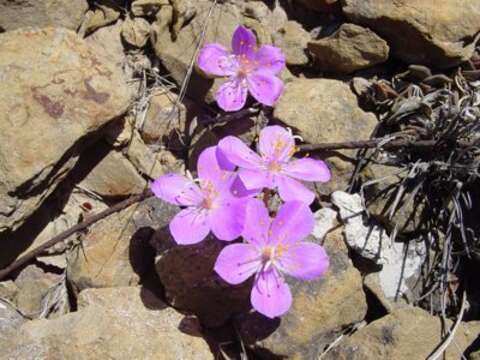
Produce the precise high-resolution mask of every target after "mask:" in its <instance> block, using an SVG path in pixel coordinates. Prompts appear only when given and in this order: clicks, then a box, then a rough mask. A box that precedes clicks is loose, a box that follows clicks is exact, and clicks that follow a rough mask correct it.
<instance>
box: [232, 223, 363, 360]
mask: <svg viewBox="0 0 480 360" xmlns="http://www.w3.org/2000/svg"><path fill="white" fill-rule="evenodd" d="M313 241H314V242H317V243H319V242H320V240H318V239H313ZM324 246H325V247H326V251H327V254H328V255H329V257H330V269H329V270H328V272H327V273H326V275H325V276H324V277H323V278H321V279H319V280H313V281H298V280H294V279H288V282H289V284H290V287H291V290H292V295H293V304H292V307H291V308H290V310H289V311H288V313H287V314H285V315H284V316H282V318H281V319H278V318H277V319H273V320H269V319H267V318H265V317H263V316H260V315H259V314H258V313H250V314H244V315H242V316H239V317H238V318H237V328H238V331H239V333H240V337H241V339H242V340H243V341H244V342H245V343H246V344H249V345H250V346H252V347H253V349H254V350H256V351H258V352H259V353H263V352H265V350H266V351H267V353H269V354H272V355H274V356H278V357H282V358H288V359H317V358H318V356H319V355H320V354H321V353H322V352H323V350H324V347H325V346H327V345H328V344H329V343H330V342H331V341H333V340H334V339H335V338H336V337H337V336H338V332H339V331H341V329H344V328H345V327H347V326H349V325H352V324H355V323H357V322H360V321H362V320H363V318H364V317H365V314H366V312H367V303H366V298H365V294H364V292H363V288H362V280H361V276H360V273H359V272H358V270H356V269H355V268H354V267H353V265H352V263H351V261H350V259H349V257H348V251H347V248H346V246H345V243H344V240H343V236H342V233H341V230H334V231H332V232H331V233H329V234H328V235H327V237H326V239H325V244H324Z"/></svg>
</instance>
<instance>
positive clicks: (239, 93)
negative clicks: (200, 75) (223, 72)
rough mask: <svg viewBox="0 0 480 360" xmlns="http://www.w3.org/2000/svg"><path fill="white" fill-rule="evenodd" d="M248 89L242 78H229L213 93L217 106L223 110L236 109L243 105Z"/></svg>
mask: <svg viewBox="0 0 480 360" xmlns="http://www.w3.org/2000/svg"><path fill="white" fill-rule="evenodd" d="M247 95H248V89H247V86H246V84H245V81H244V80H241V79H237V78H231V79H229V80H227V81H225V82H224V83H223V84H222V86H220V88H219V89H218V90H217V92H216V94H215V100H217V104H218V106H220V107H221V108H222V109H223V110H225V111H237V110H240V109H241V108H243V107H244V106H245V103H246V101H247Z"/></svg>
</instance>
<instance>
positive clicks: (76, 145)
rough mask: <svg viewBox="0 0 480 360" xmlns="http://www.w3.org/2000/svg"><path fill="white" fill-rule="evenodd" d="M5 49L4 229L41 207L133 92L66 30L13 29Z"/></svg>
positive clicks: (0, 180) (1, 42)
mask: <svg viewBox="0 0 480 360" xmlns="http://www.w3.org/2000/svg"><path fill="white" fill-rule="evenodd" d="M18 44H22V46H18ZM0 47H1V49H2V51H1V52H0V79H1V81H2V84H3V86H2V87H1V88H0V98H1V99H2V101H1V102H0V112H1V113H2V114H3V115H2V117H0V204H1V205H0V232H1V231H3V230H6V229H8V228H10V229H15V228H17V227H18V226H19V225H20V224H21V223H23V221H24V220H25V219H26V218H27V217H28V216H29V215H30V214H32V212H33V211H34V210H35V209H36V208H38V206H39V205H40V204H41V203H42V201H43V199H44V198H45V197H46V196H47V195H48V194H50V193H51V192H52V191H53V190H54V189H55V187H56V185H57V184H58V183H59V182H60V181H61V180H62V179H63V178H64V177H65V176H66V174H68V172H69V171H70V169H71V168H72V167H73V165H74V164H75V163H76V161H77V158H78V155H79V153H80V152H81V151H82V150H83V149H84V148H85V147H86V146H87V145H89V140H91V138H92V135H94V134H96V133H98V130H99V129H100V128H102V127H103V126H104V125H105V124H106V123H108V122H109V121H111V120H113V119H115V118H118V117H119V116H120V115H122V114H123V113H124V112H125V111H126V109H127V107H128V105H129V102H130V97H129V93H128V89H127V86H126V84H125V80H124V77H123V74H121V73H120V72H119V71H118V70H117V69H116V68H115V66H114V65H112V64H110V63H109V62H107V61H105V60H103V59H102V60H100V59H99V58H98V57H97V56H96V55H95V51H94V49H92V48H91V47H89V46H88V45H87V44H86V43H85V42H84V41H83V40H81V39H80V38H78V37H77V36H76V35H75V33H73V32H70V31H68V30H64V29H52V28H47V29H43V30H32V31H9V32H6V33H3V34H0ZM32 64H35V66H32Z"/></svg>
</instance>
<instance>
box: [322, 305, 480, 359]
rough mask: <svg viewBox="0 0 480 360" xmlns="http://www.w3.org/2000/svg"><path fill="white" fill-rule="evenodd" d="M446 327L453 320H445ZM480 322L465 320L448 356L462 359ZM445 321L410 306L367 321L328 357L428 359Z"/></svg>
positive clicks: (448, 350) (437, 341) (439, 339)
mask: <svg viewBox="0 0 480 360" xmlns="http://www.w3.org/2000/svg"><path fill="white" fill-rule="evenodd" d="M445 327H446V328H447V329H449V328H451V327H452V322H451V321H448V322H447V324H445ZM479 331H480V322H478V321H473V322H468V323H462V324H461V325H460V327H459V328H458V330H457V332H456V333H455V337H454V340H453V341H452V342H451V343H450V346H448V348H447V351H446V354H445V355H446V356H445V359H452V360H453V359H459V358H461V355H462V353H463V352H464V351H465V349H466V348H467V347H468V346H469V345H470V344H471V343H472V342H473V341H474V340H475V339H476V337H477V336H478V333H479ZM442 339H443V336H442V322H441V320H440V318H438V317H434V316H431V315H430V314H429V313H427V312H426V311H424V310H422V309H420V308H416V307H407V308H402V309H398V310H396V311H394V312H393V313H392V314H389V315H387V316H384V317H382V318H380V319H378V320H375V321H374V322H372V323H370V324H368V325H367V326H366V327H365V328H363V329H361V330H359V331H357V332H356V333H355V334H353V335H352V336H351V337H349V338H347V339H345V340H343V341H342V342H340V343H339V344H338V345H337V346H336V347H335V348H333V350H332V351H331V352H330V353H329V354H328V355H327V356H326V357H325V358H326V359H336V360H337V359H338V360H346V359H349V360H367V359H426V358H428V356H429V355H430V354H431V353H432V352H433V351H434V350H435V348H436V347H437V346H438V344H440V342H441V340H442Z"/></svg>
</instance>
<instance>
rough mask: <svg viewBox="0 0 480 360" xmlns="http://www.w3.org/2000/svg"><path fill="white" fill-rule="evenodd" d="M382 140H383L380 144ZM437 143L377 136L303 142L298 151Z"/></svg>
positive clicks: (386, 147) (462, 143) (434, 141)
mask: <svg viewBox="0 0 480 360" xmlns="http://www.w3.org/2000/svg"><path fill="white" fill-rule="evenodd" d="M382 142H385V143H384V144H382ZM437 145H439V142H438V141H437V140H412V139H397V140H392V141H388V142H386V140H385V138H377V139H370V140H360V141H345V142H337V143H322V144H304V145H300V146H299V147H298V148H299V151H301V152H314V151H328V150H340V149H372V148H376V147H381V148H382V149H398V148H402V147H406V146H412V147H417V148H428V147H434V146H437ZM458 145H459V146H460V147H467V146H469V145H471V144H469V143H465V142H459V143H458Z"/></svg>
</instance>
